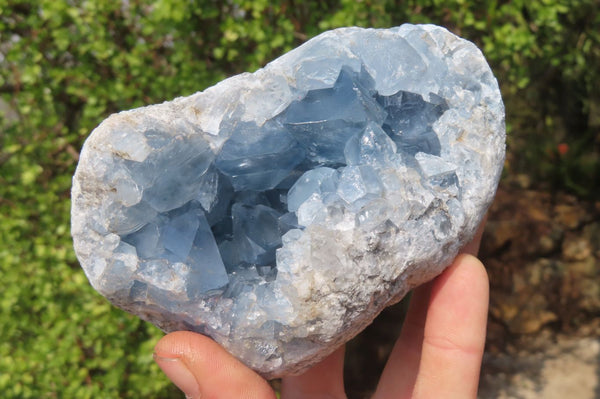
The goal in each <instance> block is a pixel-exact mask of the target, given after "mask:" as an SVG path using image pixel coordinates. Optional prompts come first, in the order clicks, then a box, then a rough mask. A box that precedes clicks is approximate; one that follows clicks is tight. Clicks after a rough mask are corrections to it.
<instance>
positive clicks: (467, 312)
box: [374, 255, 488, 399]
mask: <svg viewBox="0 0 600 399" xmlns="http://www.w3.org/2000/svg"><path fill="white" fill-rule="evenodd" d="M487 306H488V280H487V274H486V272H485V269H484V268H483V265H482V264H481V262H479V260H477V259H476V258H474V257H472V256H470V255H460V256H459V257H457V259H456V260H455V261H454V263H453V264H452V265H451V266H450V267H449V268H448V269H446V271H444V273H442V275H440V276H439V277H438V278H437V279H436V280H434V281H433V282H431V283H428V284H426V285H424V286H421V287H419V288H418V289H417V290H415V293H414V294H413V298H412V300H411V304H410V308H409V312H408V314H407V317H406V320H405V322H404V325H403V328H402V333H401V335H400V338H399V339H398V341H397V343H396V345H395V347H394V349H393V351H392V354H391V355H390V359H389V360H388V364H387V365H386V367H385V369H384V372H383V374H382V376H381V380H380V382H379V385H378V387H377V391H376V393H375V395H374V398H377V399H383V398H417V397H425V398H427V397H444V398H453V397H457V398H468V397H475V396H474V395H476V391H477V384H478V379H479V368H480V366H481V357H482V355H483V346H484V343H485V325H486V320H487Z"/></svg>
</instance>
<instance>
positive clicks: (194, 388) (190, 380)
mask: <svg viewBox="0 0 600 399" xmlns="http://www.w3.org/2000/svg"><path fill="white" fill-rule="evenodd" d="M153 357H154V361H155V362H156V363H157V364H158V366H159V367H160V368H161V369H162V371H163V372H164V373H165V374H166V375H167V377H169V379H170V380H171V381H172V382H173V384H175V385H177V387H178V388H179V389H181V390H182V391H183V393H184V394H185V397H186V398H187V399H199V398H200V387H199V386H198V381H196V377H194V375H193V374H192V372H191V371H190V370H189V369H188V368H187V366H186V365H185V363H184V362H183V360H181V359H180V358H178V357H163V356H159V355H157V354H156V353H154V354H153Z"/></svg>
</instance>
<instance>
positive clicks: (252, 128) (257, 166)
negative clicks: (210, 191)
mask: <svg viewBox="0 0 600 399" xmlns="http://www.w3.org/2000/svg"><path fill="white" fill-rule="evenodd" d="M303 157H304V152H303V150H302V148H300V146H299V145H298V142H297V141H296V140H295V139H294V137H293V136H292V135H290V133H288V132H287V131H286V129H285V128H283V127H282V126H281V125H279V124H278V123H266V124H265V125H264V126H262V127H260V128H259V127H258V126H256V124H254V123H239V124H238V125H236V127H235V129H234V131H233V133H232V134H231V137H230V138H229V140H227V142H225V145H224V146H223V148H222V149H221V152H220V153H219V155H218V156H217V159H216V163H215V164H216V166H217V168H219V170H221V172H223V173H224V174H225V175H227V176H229V177H230V178H231V182H232V184H233V187H234V188H235V190H236V191H241V190H255V191H262V190H267V189H270V188H274V187H275V186H277V185H278V184H279V183H280V182H281V181H282V180H283V179H284V178H285V177H286V176H287V175H288V174H289V173H290V172H291V170H292V169H293V168H294V167H295V166H296V165H298V163H300V162H301V161H302V159H303Z"/></svg>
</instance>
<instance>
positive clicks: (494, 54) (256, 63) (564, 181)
mask: <svg viewBox="0 0 600 399" xmlns="http://www.w3.org/2000/svg"><path fill="white" fill-rule="evenodd" d="M599 9H600V3H599V2H598V1H594V0H582V1H575V0H543V1H539V2H530V1H527V0H516V1H511V2H508V1H497V0H495V1H494V0H485V1H479V2H468V1H465V0H452V1H441V0H411V1H391V0H362V1H356V0H337V1H334V0H325V1H292V0H276V1H267V0H254V1H248V0H228V1H224V2H219V1H213V0H156V1H147V0H121V1H112V0H96V1H84V0H79V1H78V0H38V1H31V0H0V96H1V97H0V98H1V99H2V101H3V102H2V103H0V284H1V285H0V287H1V288H0V336H1V337H2V339H1V340H0V392H1V396H2V397H4V398H75V397H76V398H92V397H93V398H114V397H139V398H142V397H164V398H166V397H180V395H179V394H178V393H177V392H176V390H175V389H174V388H172V387H171V386H170V384H169V383H168V381H167V380H166V378H164V377H163V376H162V374H161V372H160V371H159V369H158V368H157V367H156V366H155V365H154V364H153V362H152V357H151V356H152V348H153V345H154V343H155V342H156V341H157V340H158V338H159V337H160V336H161V333H160V332H159V331H158V330H157V329H156V328H154V327H153V326H151V325H149V324H147V323H144V322H142V321H140V320H139V319H137V318H136V317H133V316H130V315H128V314H126V313H124V312H122V311H120V310H117V309H115V308H113V307H112V306H111V305H109V304H108V302H107V301H106V300H104V299H103V298H102V297H100V296H99V295H98V294H96V293H95V292H94V291H93V290H92V289H91V287H90V286H89V285H88V283H87V280H86V278H85V276H84V274H83V272H82V271H81V270H80V268H79V265H78V263H77V260H76V258H75V256H74V253H73V250H72V245H71V238H70V234H69V208H70V201H69V190H70V185H71V176H72V174H73V171H74V168H75V166H76V163H77V158H78V151H79V149H80V148H81V145H82V142H83V140H84V139H85V137H86V136H87V135H88V134H89V132H90V131H91V130H92V129H93V128H94V127H95V126H96V125H97V124H98V123H100V122H101V121H102V120H103V119H104V118H105V117H107V116H108V115H109V114H111V113H113V112H117V111H119V110H123V109H129V108H133V107H137V106H142V105H146V104H150V103H156V102H161V101H164V100H169V99H172V98H173V97H175V96H180V95H189V94H191V93H193V92H195V91H198V90H202V89H204V88H206V87H208V86H210V85H212V84H214V83H215V82H217V81H219V80H221V79H223V78H225V77H227V76H230V75H232V74H235V73H239V72H242V71H246V70H255V69H257V68H259V67H261V66H262V65H264V64H265V63H267V62H268V61H270V60H271V59H273V58H275V57H277V56H278V55H280V54H282V53H284V52H285V51H288V50H290V49H292V48H293V47H295V46H297V45H298V44H300V43H302V42H303V41H305V40H307V39H309V38H311V37H313V36H315V35H316V34H318V33H320V32H322V31H324V30H327V29H331V28H335V27H340V26H348V25H359V26H373V27H389V26H393V25H399V24H402V23H404V22H413V23H435V24H439V25H444V26H446V27H448V28H449V29H450V30H452V31H453V32H455V33H457V34H459V35H461V36H463V37H466V38H468V39H470V40H472V41H475V42H476V43H477V44H478V45H479V46H480V47H481V48H482V49H483V51H484V53H485V54H486V56H487V58H488V59H489V61H490V63H491V65H492V67H493V69H494V71H495V73H496V75H497V77H498V79H499V81H500V82H501V86H502V90H503V93H504V96H505V101H506V106H507V125H508V129H509V133H510V135H509V143H508V144H509V155H508V159H507V165H506V171H507V174H508V175H509V176H512V175H517V174H527V175H528V176H530V177H531V178H532V179H533V181H535V182H537V183H536V185H537V186H539V187H543V188H546V189H551V190H555V189H559V190H567V191H571V192H573V193H575V194H577V195H579V196H584V197H591V196H597V195H598V190H599V189H598V184H597V182H598V181H599V180H600V179H599V178H600V161H599V158H598V156H599V153H600V142H599V138H598V136H599V135H598V132H599V127H600V120H599V119H600V116H599V114H600V93H599V90H598V82H599V79H598V78H599V75H600V12H599V11H598V10H599ZM565 149H566V151H565Z"/></svg>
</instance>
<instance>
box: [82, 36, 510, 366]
mask: <svg viewBox="0 0 600 399" xmlns="http://www.w3.org/2000/svg"><path fill="white" fill-rule="evenodd" d="M504 141H505V133H504V107H503V104H502V99H501V97H500V91H499V89H498V84H497V82H496V80H495V78H494V76H493V74H492V72H491V70H490V68H489V67H488V65H487V63H486V61H485V59H484V57H483V55H482V54H481V52H480V51H479V50H478V49H477V48H476V47H475V45H473V44H472V43H470V42H468V41H465V40H463V39H460V38H458V37H456V36H455V35H453V34H451V33H449V32H448V31H447V30H445V29H443V28H440V27H436V26H432V25H420V26H414V25H402V26H400V27H397V28H392V29H385V30H375V29H360V28H343V29H336V30H333V31H329V32H326V33H323V34H321V35H319V36H317V37H316V38H314V39H312V40H310V41H309V42H307V43H305V44H304V45H302V46H300V47H298V48H297V49H295V50H293V51H291V52H289V53H287V54H285V55H284V56H282V57H280V58H278V59H276V60H275V61H273V62H271V63H270V64H268V65H267V66H265V67H264V68H263V69H260V70H258V71H257V72H255V73H253V74H249V73H244V74H241V75H238V76H234V77H232V78H229V79H227V80H224V81H222V82H221V83H219V84H217V85H216V86H214V87H211V88H209V89H207V90H205V91H204V92H199V93H196V94H194V95H192V96H189V97H185V98H177V99H175V100H173V101H171V102H166V103H163V104H160V105H152V106H148V107H144V108H138V109H134V110H131V111H125V112H121V113H119V114H116V115H112V116H110V117H109V118H108V119H106V120H105V121H104V122H103V123H102V124H100V126H98V127H97V128H96V129H95V130H94V131H93V132H92V134H91V136H90V137H89V138H88V140H87V141H86V143H85V145H84V148H83V150H82V152H81V158H80V162H79V165H78V168H77V171H76V173H75V177H74V179H73V192H72V200H73V208H72V232H73V238H74V242H75V249H76V252H77V256H78V258H79V260H80V261H81V264H82V266H83V268H84V270H85V272H86V274H87V276H88V278H89V280H90V282H91V284H92V285H93V286H94V288H95V289H96V290H98V291H99V292H100V293H101V294H102V295H104V296H105V297H107V298H108V299H109V300H110V301H111V302H112V303H114V304H115V305H117V306H119V307H121V308H123V309H125V310H127V311H129V312H131V313H134V314H136V315H138V316H139V317H141V318H143V319H145V320H148V321H150V322H152V323H154V324H156V325H157V326H159V327H160V328H162V329H163V330H165V331H173V330H180V329H184V330H193V331H197V332H200V333H203V334H207V335H209V336H211V337H212V338H213V339H215V340H216V341H217V342H219V343H220V344H221V345H223V346H224V347H225V348H226V349H227V350H229V351H230V352H231V353H233V354H234V355H235V356H237V357H238V358H240V359H241V360H242V361H243V362H245V363H246V364H247V365H248V366H250V367H253V368H254V369H256V370H257V371H259V372H260V373H262V374H263V375H264V376H266V377H275V376H281V375H284V374H288V373H294V372H300V371H302V370H303V369H305V368H306V367H308V366H310V365H311V364H313V363H315V362H316V361H318V360H319V359H321V358H323V357H324V356H326V355H327V354H329V353H330V352H332V351H333V350H334V349H335V348H336V347H337V346H339V345H340V344H342V343H343V342H345V341H347V340H348V339H350V338H351V337H352V336H354V335H355V334H356V333H358V332H359V331H360V330H361V329H363V328H364V327H365V326H366V325H368V324H369V323H370V322H371V321H372V319H373V318H374V317H375V316H376V315H377V314H378V313H379V312H380V311H381V310H382V309H383V308H384V307H385V306H387V305H389V304H392V303H395V302H397V301H399V300H400V299H401V298H402V297H403V296H404V295H405V294H406V293H407V292H408V291H409V290H410V289H412V288H413V287H415V286H417V285H419V284H421V283H423V282H425V281H427V280H430V279H431V278H433V277H434V276H436V275H437V274H439V273H440V272H441V271H442V270H443V269H444V268H445V267H446V266H447V265H448V264H449V263H450V262H451V261H452V259H453V258H454V257H455V256H456V254H457V253H458V251H459V250H460V248H461V247H462V246H463V245H464V244H465V243H466V242H468V241H469V240H470V239H471V238H472V236H473V234H474V232H475V230H476V228H477V226H478V225H479V223H480V221H481V219H482V217H483V215H484V213H485V211H486V210H487V208H488V206H489V204H490V202H491V201H492V198H493V196H494V194H495V189H496V186H497V183H498V179H499V177H500V173H501V169H502V165H503V160H504ZM468 294H469V293H468V292H465V295H468Z"/></svg>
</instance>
